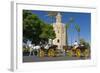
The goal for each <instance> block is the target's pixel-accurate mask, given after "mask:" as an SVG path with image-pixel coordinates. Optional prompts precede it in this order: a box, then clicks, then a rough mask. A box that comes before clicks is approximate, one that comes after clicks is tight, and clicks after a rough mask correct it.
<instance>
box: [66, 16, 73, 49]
mask: <svg viewBox="0 0 100 73" xmlns="http://www.w3.org/2000/svg"><path fill="white" fill-rule="evenodd" d="M73 22H74V19H73V18H72V17H71V18H70V19H69V21H68V23H66V44H67V48H68V29H69V27H70V25H71V23H73Z"/></svg>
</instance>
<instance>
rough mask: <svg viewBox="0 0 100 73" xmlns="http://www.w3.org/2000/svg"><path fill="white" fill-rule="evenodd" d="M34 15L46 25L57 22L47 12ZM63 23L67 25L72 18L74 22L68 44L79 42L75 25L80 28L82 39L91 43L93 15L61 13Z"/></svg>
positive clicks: (69, 33) (36, 12) (70, 29)
mask: <svg viewBox="0 0 100 73" xmlns="http://www.w3.org/2000/svg"><path fill="white" fill-rule="evenodd" d="M32 13H33V14H36V15H37V16H38V17H39V18H40V19H41V20H43V21H44V22H46V23H50V24H51V23H53V22H55V18H51V17H49V16H47V15H48V13H47V11H34V10H33V11H32ZM61 15H62V23H64V24H66V23H67V22H68V21H69V19H70V18H71V17H72V18H73V19H74V22H73V23H72V24H71V26H70V28H69V29H68V43H69V44H71V43H73V42H74V41H75V40H77V31H76V30H75V26H74V24H78V25H79V26H80V29H81V30H80V37H81V38H84V39H85V40H86V41H87V42H89V43H90V41H91V13H79V12H61Z"/></svg>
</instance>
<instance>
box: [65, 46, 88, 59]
mask: <svg viewBox="0 0 100 73" xmlns="http://www.w3.org/2000/svg"><path fill="white" fill-rule="evenodd" d="M66 52H67V55H68V56H72V57H79V58H81V57H84V58H88V57H89V56H90V49H89V48H87V47H86V46H84V45H79V46H77V47H76V46H71V47H70V48H69V49H67V50H66Z"/></svg>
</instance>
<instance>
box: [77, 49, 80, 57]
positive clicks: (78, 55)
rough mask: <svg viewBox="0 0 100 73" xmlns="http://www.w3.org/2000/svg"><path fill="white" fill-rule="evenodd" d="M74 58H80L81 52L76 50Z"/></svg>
mask: <svg viewBox="0 0 100 73" xmlns="http://www.w3.org/2000/svg"><path fill="white" fill-rule="evenodd" d="M76 56H77V57H80V56H81V51H80V49H76Z"/></svg>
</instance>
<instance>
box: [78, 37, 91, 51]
mask: <svg viewBox="0 0 100 73" xmlns="http://www.w3.org/2000/svg"><path fill="white" fill-rule="evenodd" d="M80 44H83V45H84V46H85V47H86V48H87V49H90V44H89V43H88V42H87V41H85V40H84V39H83V38H81V39H80Z"/></svg>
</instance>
